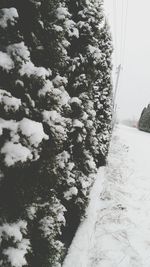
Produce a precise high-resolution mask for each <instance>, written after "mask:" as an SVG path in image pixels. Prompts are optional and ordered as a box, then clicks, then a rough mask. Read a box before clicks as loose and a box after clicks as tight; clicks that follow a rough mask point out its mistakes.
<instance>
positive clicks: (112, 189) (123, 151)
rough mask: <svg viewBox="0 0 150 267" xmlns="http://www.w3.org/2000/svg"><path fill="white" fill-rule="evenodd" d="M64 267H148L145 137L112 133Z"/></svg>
mask: <svg viewBox="0 0 150 267" xmlns="http://www.w3.org/2000/svg"><path fill="white" fill-rule="evenodd" d="M63 267H150V134H148V133H144V132H140V131H138V130H137V129H133V128H129V127H125V126H119V127H118V128H117V129H116V131H115V133H114V137H113V141H112V144H111V149H110V154H109V158H108V166H107V167H105V168H101V169H100V171H99V173H98V176H97V180H96V183H95V185H94V187H93V189H92V192H91V201H90V204H89V207H88V209H87V218H86V219H85V221H84V222H83V223H82V224H81V226H80V227H79V230H78V231H77V234H76V236H75V238H74V240H73V243H72V245H71V248H70V250H69V253H68V256H67V257H66V260H65V262H64V265H63Z"/></svg>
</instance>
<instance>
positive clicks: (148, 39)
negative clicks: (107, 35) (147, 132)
mask: <svg viewBox="0 0 150 267" xmlns="http://www.w3.org/2000/svg"><path fill="white" fill-rule="evenodd" d="M104 2H105V9H106V14H107V16H108V20H109V22H110V25H111V30H112V34H113V44H114V50H115V53H116V55H114V60H113V62H114V71H115V68H116V66H117V65H118V64H120V51H121V39H122V37H123V36H125V26H124V25H125V13H126V12H125V11H126V3H127V0H104ZM115 2H116V3H117V4H116V5H117V14H116V15H115V12H114V9H113V3H115ZM122 3H123V5H124V6H123V13H122ZM122 14H123V18H124V19H123V27H122V23H121V21H122V19H121V18H122ZM115 18H116V25H115ZM121 29H124V30H123V31H122V30H121ZM115 32H116V38H115ZM121 32H123V34H122V33H121ZM115 39H117V42H115ZM116 58H117V60H115V59H116ZM148 103H150V1H149V0H142V1H140V0H128V13H127V27H126V47H125V60H124V64H123V70H122V71H121V76H120V82H119V88H118V94H117V104H118V116H119V118H131V119H132V118H133V117H135V118H139V116H140V113H141V111H142V109H143V108H144V107H145V106H146V105H147V104H148Z"/></svg>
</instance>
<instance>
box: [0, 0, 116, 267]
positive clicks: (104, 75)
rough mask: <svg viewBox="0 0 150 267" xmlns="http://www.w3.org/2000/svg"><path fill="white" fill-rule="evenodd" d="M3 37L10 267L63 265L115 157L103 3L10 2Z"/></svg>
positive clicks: (0, 200)
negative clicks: (101, 170)
mask: <svg viewBox="0 0 150 267" xmlns="http://www.w3.org/2000/svg"><path fill="white" fill-rule="evenodd" d="M0 43H1V45H0V77H1V79H0V116H1V118H0V166H1V169H0V212H1V219H0V245H1V249H0V265H1V266H3V267H5V266H7V267H22V266H29V267H41V266H44V267H55V266H58V264H59V263H62V261H63V258H64V255H65V253H66V250H67V248H68V247H69V245H70V243H71V241H72V238H73V236H74V234H75V231H76V229H77V227H78V225H79V223H80V220H81V218H82V216H84V212H85V208H86V206H87V204H88V198H89V192H90V188H91V186H92V184H93V182H94V177H95V173H96V171H97V168H98V167H99V166H102V165H104V164H105V160H106V156H107V153H108V146H109V140H110V134H111V91H112V85H111V53H112V45H111V37H110V34H109V29H108V26H107V23H106V21H105V18H104V14H103V10H102V1H100V0H96V1H88V0H86V1H85V0H84V1H73V0H66V1H65V0H64V1H63V0H62V1H60V0H57V1H56V0H55V1H54V0H38V1H37V0H14V1H9V0H5V1H4V0H2V1H1V2H0ZM13 255H14V256H13ZM16 257H17V259H18V263H17V262H16V260H15V259H16Z"/></svg>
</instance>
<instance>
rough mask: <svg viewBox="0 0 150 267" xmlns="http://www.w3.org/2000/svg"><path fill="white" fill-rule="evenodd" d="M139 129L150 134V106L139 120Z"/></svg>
mask: <svg viewBox="0 0 150 267" xmlns="http://www.w3.org/2000/svg"><path fill="white" fill-rule="evenodd" d="M138 128H139V129H140V130H141V131H144V132H150V105H148V106H147V107H146V108H144V109H143V111H142V114H141V117H140V119H139V123H138Z"/></svg>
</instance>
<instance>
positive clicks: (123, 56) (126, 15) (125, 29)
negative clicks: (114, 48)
mask: <svg viewBox="0 0 150 267" xmlns="http://www.w3.org/2000/svg"><path fill="white" fill-rule="evenodd" d="M128 8H129V0H127V2H126V10H125V26H124V41H123V53H122V65H124V60H125V49H126V38H127V24H128Z"/></svg>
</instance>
